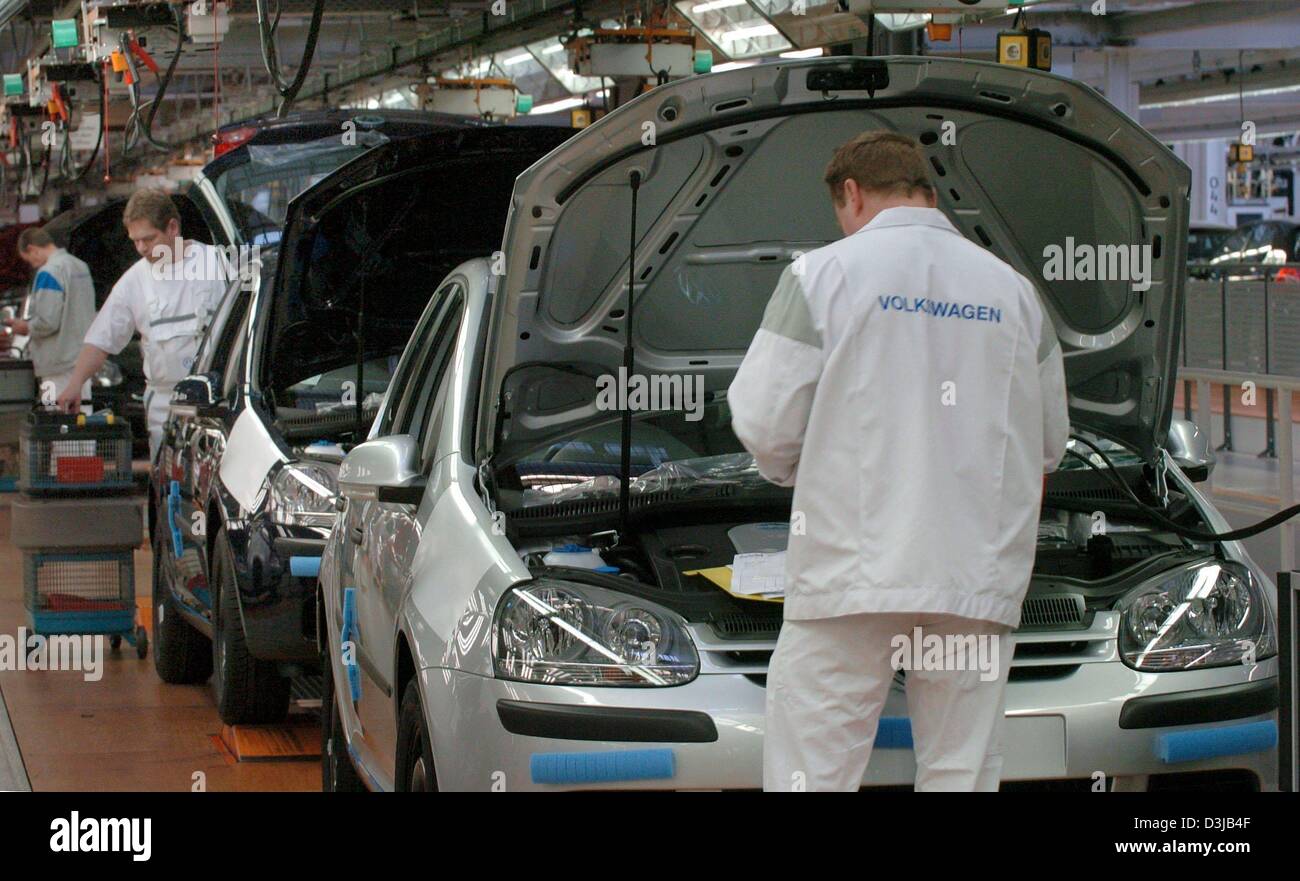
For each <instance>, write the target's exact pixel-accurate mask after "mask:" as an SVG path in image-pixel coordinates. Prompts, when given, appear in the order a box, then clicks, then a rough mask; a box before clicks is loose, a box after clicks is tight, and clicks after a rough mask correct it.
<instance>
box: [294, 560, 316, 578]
mask: <svg viewBox="0 0 1300 881" xmlns="http://www.w3.org/2000/svg"><path fill="white" fill-rule="evenodd" d="M289 574H290V575H293V576H294V577H296V578H317V577H319V576H320V557H290V558H289Z"/></svg>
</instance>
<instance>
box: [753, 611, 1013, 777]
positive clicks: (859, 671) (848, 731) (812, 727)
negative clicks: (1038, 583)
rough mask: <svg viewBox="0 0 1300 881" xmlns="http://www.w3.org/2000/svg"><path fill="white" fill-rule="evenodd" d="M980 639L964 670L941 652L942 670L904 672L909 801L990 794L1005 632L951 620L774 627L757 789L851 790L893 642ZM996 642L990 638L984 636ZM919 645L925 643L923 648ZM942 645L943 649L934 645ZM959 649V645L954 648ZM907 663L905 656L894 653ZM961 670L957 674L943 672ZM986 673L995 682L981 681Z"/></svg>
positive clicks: (900, 618)
mask: <svg viewBox="0 0 1300 881" xmlns="http://www.w3.org/2000/svg"><path fill="white" fill-rule="evenodd" d="M917 627H920V628H921V629H920V636H921V642H922V645H925V644H927V642H928V643H929V644H932V645H933V644H934V641H933V639H932V638H930V637H939V638H945V637H949V636H951V637H953V638H954V640H955V639H956V638H957V637H968V636H971V635H974V636H976V637H977V638H978V637H980V636H983V637H985V640H984V645H985V646H987V647H988V648H989V650H990V651H995V652H996V654H994V655H991V657H992V658H993V659H994V660H995V663H993V664H986V666H985V669H984V670H980V669H976V668H975V667H976V665H974V664H972V663H970V659H969V658H967V659H966V660H965V661H964V662H963V660H962V658H961V657H960V655H961V654H962V653H960V652H956V653H949V654H948V655H946V656H945V659H944V662H943V663H942V664H940V665H934V664H922V665H921V666H922V667H935V666H942V667H944V669H913V668H914V667H915V666H916V665H915V663H913V662H912V661H907V662H904V663H903V664H902V666H903V667H904V668H905V669H906V674H905V675H906V688H907V706H908V715H909V716H910V718H911V725H912V739H913V743H914V745H915V754H916V788H917V790H918V791H996V790H997V788H998V784H999V782H1000V780H1001V776H1002V727H1003V716H1004V713H1005V693H1006V684H1007V673H1008V670H1009V667H1010V665H1011V655H1012V647H1011V639H1010V638H1009V636H1008V634H1009V632H1010V628H1008V627H1006V626H1004V625H1001V624H995V623H992V622H989V621H975V620H971V619H968V618H959V617H955V616H951V615H934V614H874V613H868V614H859V615H845V616H841V617H837V618H820V619H815V620H803V621H786V622H785V623H784V624H783V625H782V627H781V636H780V638H779V639H778V640H777V645H776V651H775V652H774V653H773V655H772V661H771V663H770V665H769V667H768V674H767V726H766V732H765V734H764V743H763V788H764V789H765V790H767V791H769V792H773V791H775V792H789V791H792V790H795V791H798V790H803V791H808V792H816V791H854V790H856V789H858V787H859V786H860V785H861V784H862V777H863V774H864V773H865V772H866V769H867V763H868V761H870V759H871V748H872V746H873V744H874V743H875V738H876V728H877V723H878V722H879V720H880V712H881V709H882V708H883V707H884V704H885V698H886V697H887V696H888V694H889V689H890V686H891V683H892V682H893V680H894V667H893V665H892V664H891V661H893V660H895V659H896V654H897V646H898V645H903V644H904V643H901V642H895V636H896V635H902V636H905V637H906V638H907V640H908V641H909V642H908V644H910V643H912V642H915V641H916V636H917V635H918V634H917V631H916V630H915V628H917ZM992 637H996V638H992ZM928 638H929V639H928ZM946 644H947V645H950V646H951V645H954V644H955V642H954V641H953V640H946ZM966 644H967V645H969V642H967V643H966ZM906 657H908V658H912V657H913V655H912V654H911V653H910V652H909V654H908V655H906ZM958 666H962V667H964V668H965V669H952V668H955V667H958ZM991 674H995V675H991Z"/></svg>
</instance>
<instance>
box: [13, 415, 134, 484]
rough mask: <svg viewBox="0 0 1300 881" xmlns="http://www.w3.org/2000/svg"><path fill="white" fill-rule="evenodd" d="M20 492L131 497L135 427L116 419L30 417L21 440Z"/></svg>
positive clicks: (54, 416) (78, 416) (23, 428)
mask: <svg viewBox="0 0 1300 881" xmlns="http://www.w3.org/2000/svg"><path fill="white" fill-rule="evenodd" d="M18 457H19V459H18V461H19V475H18V488H19V489H20V490H22V491H23V492H27V493H32V494H35V495H72V494H86V493H96V494H97V493H105V492H129V491H130V490H131V489H132V485H133V484H132V476H131V426H130V425H128V424H127V422H126V420H125V419H114V418H113V416H112V414H96V415H94V416H89V417H88V416H82V415H76V416H73V415H68V414H63V413H50V412H45V411H40V410H34V411H32V412H31V413H30V414H29V415H28V417H27V421H26V422H25V423H24V424H23V427H22V430H21V433H20V435H19V451H18Z"/></svg>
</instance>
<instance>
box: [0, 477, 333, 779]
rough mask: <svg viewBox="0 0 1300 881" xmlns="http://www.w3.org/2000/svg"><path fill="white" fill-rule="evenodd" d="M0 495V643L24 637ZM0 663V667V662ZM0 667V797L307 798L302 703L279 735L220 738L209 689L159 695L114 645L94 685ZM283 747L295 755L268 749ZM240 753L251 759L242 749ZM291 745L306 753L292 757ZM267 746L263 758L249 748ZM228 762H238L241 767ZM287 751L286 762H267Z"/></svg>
mask: <svg viewBox="0 0 1300 881" xmlns="http://www.w3.org/2000/svg"><path fill="white" fill-rule="evenodd" d="M3 495H4V494H0V639H8V640H11V641H12V640H17V638H18V634H19V629H20V628H22V627H25V626H26V619H25V612H24V608H23V585H22V554H21V552H20V551H18V550H17V549H15V548H14V547H13V545H11V544H10V542H9V523H10V515H9V504H8V501H7V499H5V498H4V497H3ZM150 558H151V554H150V552H149V549H148V548H147V547H145V546H141V547H140V548H139V549H138V550H136V552H135V583H136V597H137V605H138V607H139V620H140V621H141V622H142V623H143V624H144V625H145V627H146V628H148V627H149V626H150V615H149V578H150V565H151V559H150ZM3 657H4V655H3V652H0V658H3ZM15 666H16V665H15V664H13V663H12V662H10V663H5V664H0V790H6V789H7V790H13V789H28V788H30V789H31V790H34V791H38V792H39V791H68V790H75V791H137V790H138V791H172V792H175V791H191V790H200V789H202V790H207V791H211V792H222V791H240V790H248V791H295V792H298V791H313V790H317V791H318V790H319V789H320V766H319V763H318V761H317V760H316V759H314V758H313V757H311V756H310V755H309V754H308V755H303V753H304V752H307V753H310V752H312V751H314V749H315V746H316V744H317V743H318V741H319V735H318V728H315V727H314V726H315V724H316V723H315V719H316V716H315V713H314V711H313V710H312V709H311V706H312V704H313V702H312V701H311V700H310V699H308V700H304V701H302V702H300V703H299V704H297V705H296V706H295V708H294V710H293V711H291V719H292V720H296V721H297V722H298V724H296V725H290V726H285V727H284V728H283V729H268V730H252V731H246V730H243V729H241V730H239V731H231V730H229V729H225V728H224V726H223V725H222V724H221V720H220V719H219V718H218V716H217V711H216V705H215V703H214V701H213V697H212V687H211V685H210V684H206V685H193V686H186V685H166V684H164V683H163V682H162V681H161V680H159V678H158V674H157V673H156V672H155V671H154V667H153V660H152V658H146V659H145V660H140V659H139V658H138V657H137V656H136V652H135V649H134V648H132V647H131V646H129V645H127V644H125V643H123V644H122V646H121V649H120V650H119V651H116V652H113V651H110V650H109V648H108V646H107V644H105V647H104V655H103V665H102V678H100V679H99V680H98V681H87V679H86V674H84V673H82V672H76V671H66V672H65V671H58V672H53V671H46V670H40V671H36V670H18V669H14V667H15ZM286 739H287V741H288V742H290V743H291V744H293V745H294V746H296V747H297V748H296V749H289V750H282V749H281V750H277V749H276V748H275V747H276V745H277V744H282V743H284V742H286ZM250 742H252V743H253V744H254V748H252V749H246V750H243V749H241V747H240V744H244V745H247V744H249V743H250ZM303 743H306V744H307V749H306V750H305V751H304V749H302V748H301V747H302V745H303ZM267 744H269V745H270V747H271V748H269V749H260V748H257V747H258V746H259V745H261V746H265V745H267ZM236 752H240V753H241V754H242V755H243V758H242V760H241V759H240V758H237V757H236ZM286 752H289V753H292V752H297V753H299V755H298V756H297V757H295V758H292V759H283V758H277V756H282V755H284V754H285V753H286Z"/></svg>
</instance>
